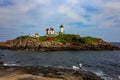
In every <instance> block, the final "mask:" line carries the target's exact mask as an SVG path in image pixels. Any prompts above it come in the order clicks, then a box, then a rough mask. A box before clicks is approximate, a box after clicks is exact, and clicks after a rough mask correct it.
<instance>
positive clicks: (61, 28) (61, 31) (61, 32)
mask: <svg viewBox="0 0 120 80" xmlns="http://www.w3.org/2000/svg"><path fill="white" fill-rule="evenodd" d="M60 34H64V26H63V25H61V26H60Z"/></svg>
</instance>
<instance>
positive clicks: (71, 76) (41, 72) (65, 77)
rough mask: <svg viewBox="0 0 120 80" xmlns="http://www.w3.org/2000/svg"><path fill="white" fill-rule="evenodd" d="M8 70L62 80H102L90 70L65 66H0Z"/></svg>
mask: <svg viewBox="0 0 120 80" xmlns="http://www.w3.org/2000/svg"><path fill="white" fill-rule="evenodd" d="M13 68H14V70H12V71H8V72H9V73H10V72H14V71H21V73H22V74H31V75H36V76H43V77H49V78H56V79H62V80H103V79H101V78H100V77H98V76H97V75H95V74H93V73H92V72H88V71H83V70H78V71H74V70H72V69H66V68H53V67H41V68H39V67H29V68H27V67H15V66H14V67H9V66H6V67H2V68H1V67H0V70H1V69H2V70H5V71H6V70H8V69H13Z"/></svg>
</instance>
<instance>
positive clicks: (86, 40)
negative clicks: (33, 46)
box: [16, 34, 101, 44]
mask: <svg viewBox="0 0 120 80" xmlns="http://www.w3.org/2000/svg"><path fill="white" fill-rule="evenodd" d="M47 37H49V36H40V37H38V38H35V37H31V36H20V37H17V38H16V39H26V40H33V39H35V40H37V41H43V42H44V41H46V38H47ZM50 38H51V39H50V41H55V42H62V43H66V42H76V43H83V44H92V43H95V42H97V41H99V40H101V39H100V38H94V37H90V36H87V37H80V35H75V34H61V35H58V36H54V37H50Z"/></svg>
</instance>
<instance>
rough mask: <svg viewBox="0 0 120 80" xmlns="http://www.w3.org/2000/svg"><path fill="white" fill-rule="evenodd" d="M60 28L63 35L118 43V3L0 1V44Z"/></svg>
mask: <svg viewBox="0 0 120 80" xmlns="http://www.w3.org/2000/svg"><path fill="white" fill-rule="evenodd" d="M61 24H63V25H64V28H65V33H66V34H79V35H80V36H81V37H84V36H92V37H98V38H102V39H103V40H105V41H107V42H120V0H0V42H3V41H6V40H10V39H15V38H16V37H18V36H21V35H31V36H32V35H34V34H35V33H38V34H39V35H41V36H43V35H45V34H46V32H45V29H46V28H47V27H53V28H54V29H55V32H59V26H60V25H61Z"/></svg>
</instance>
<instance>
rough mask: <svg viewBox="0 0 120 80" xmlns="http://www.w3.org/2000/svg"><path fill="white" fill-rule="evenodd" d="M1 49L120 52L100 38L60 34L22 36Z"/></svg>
mask: <svg viewBox="0 0 120 80" xmlns="http://www.w3.org/2000/svg"><path fill="white" fill-rule="evenodd" d="M0 49H10V50H39V51H62V50H64V51H65V50H98V51H100V50H120V48H119V47H116V46H114V45H112V44H110V43H107V42H105V41H103V40H102V39H100V38H94V37H90V36H88V37H80V35H75V34H60V35H57V36H52V37H50V36H39V37H31V36H20V37H17V38H16V39H14V40H8V41H6V42H1V43H0Z"/></svg>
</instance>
